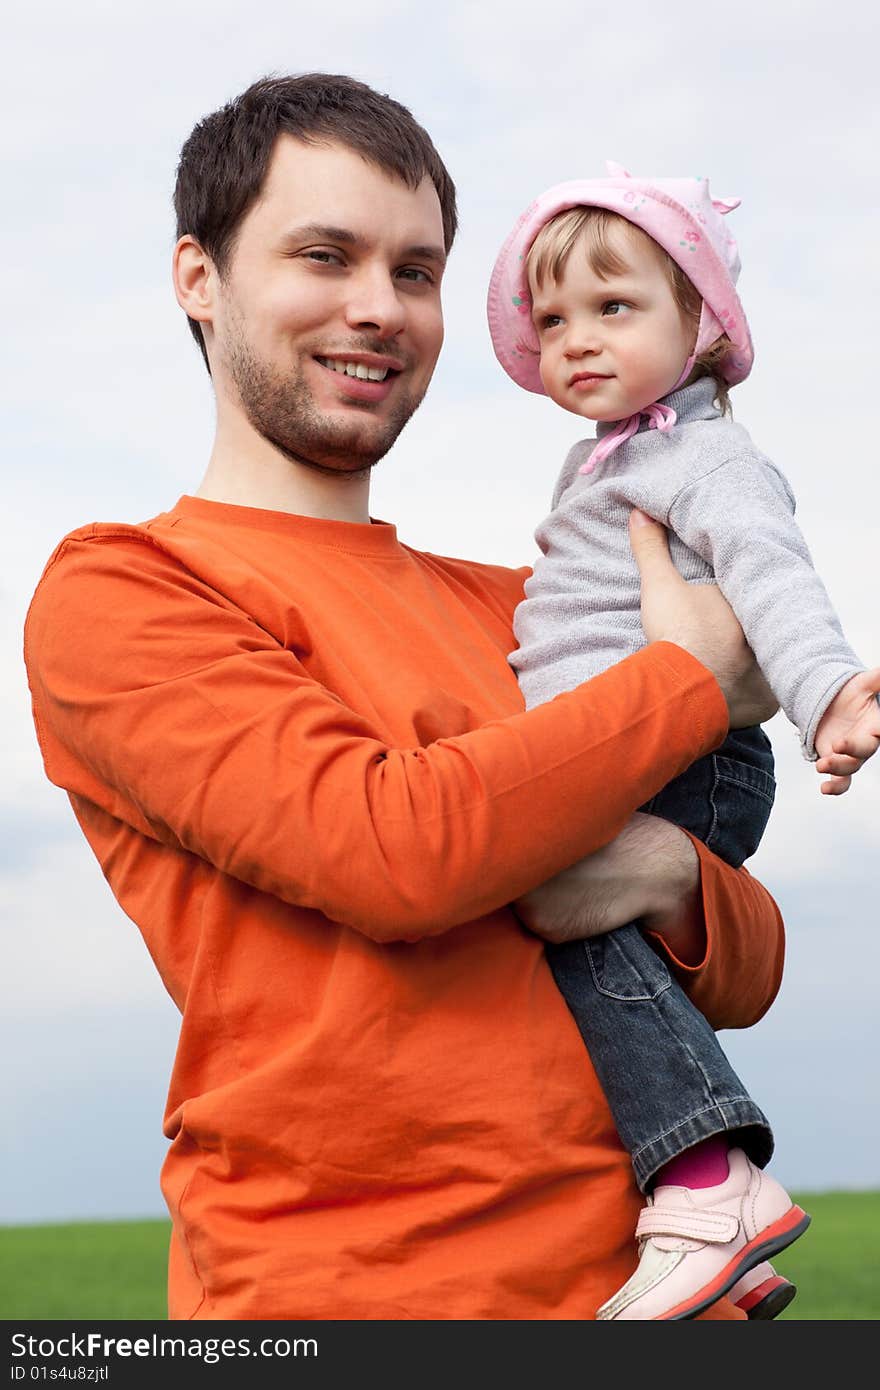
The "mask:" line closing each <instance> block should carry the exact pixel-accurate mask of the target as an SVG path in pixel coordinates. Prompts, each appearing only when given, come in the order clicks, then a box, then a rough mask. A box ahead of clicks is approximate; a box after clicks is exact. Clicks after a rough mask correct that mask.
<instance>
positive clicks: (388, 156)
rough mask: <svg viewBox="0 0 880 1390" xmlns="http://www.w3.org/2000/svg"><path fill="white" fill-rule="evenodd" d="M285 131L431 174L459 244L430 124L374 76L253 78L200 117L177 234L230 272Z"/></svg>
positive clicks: (417, 178)
mask: <svg viewBox="0 0 880 1390" xmlns="http://www.w3.org/2000/svg"><path fill="white" fill-rule="evenodd" d="M279 135H293V136H295V137H296V138H297V139H298V140H303V141H305V143H307V144H321V143H323V142H329V141H335V142H336V143H338V144H340V145H345V146H347V147H348V148H349V149H351V150H354V151H355V152H356V153H357V154H360V155H362V156H363V158H364V159H366V160H368V161H369V162H370V163H371V164H375V165H378V167H379V168H380V169H384V170H385V171H386V172H388V173H390V174H394V175H396V176H397V178H399V179H401V180H402V181H403V182H404V183H406V184H407V185H408V186H409V187H410V188H418V186H419V184H420V183H421V181H422V179H423V178H425V177H426V176H427V177H428V178H430V180H431V182H432V183H433V185H434V187H435V188H436V190H437V196H438V198H439V199H440V208H441V212H442V215H443V239H444V242H445V249H446V250H447V251H448V250H449V248H450V246H451V245H452V242H453V238H454V237H455V229H456V227H457V225H458V218H457V215H456V208H455V185H454V184H453V182H452V179H451V178H450V177H449V174H448V173H447V170H446V166H445V165H444V163H443V161H442V159H441V158H440V156H439V155H438V153H437V151H436V150H435V148H434V145H433V143H432V142H431V139H430V136H429V135H428V133H427V131H425V130H423V129H422V127H421V126H420V125H419V124H418V122H417V121H416V120H415V118H414V117H413V116H412V115H411V113H410V112H409V111H408V110H407V108H406V107H405V106H401V104H400V102H398V101H394V100H392V98H391V97H389V96H385V95H384V94H383V93H381V92H375V91H373V89H372V87H368V86H367V85H366V84H365V83H364V82H357V81H355V79H354V78H352V77H341V76H333V75H331V74H328V73H323V72H309V73H302V74H300V75H299V76H297V77H264V78H261V79H260V80H259V81H257V82H254V83H252V85H251V86H250V87H248V89H247V91H246V92H242V93H241V95H240V96H237V97H236V98H235V99H234V100H233V101H230V102H227V104H226V105H225V106H223V107H221V109H220V110H219V111H214V112H213V113H212V114H211V115H210V116H205V118H204V119H203V120H201V121H199V123H198V125H197V126H196V127H195V129H194V130H193V132H192V134H191V135H190V136H189V139H188V140H187V141H186V144H185V145H184V147H183V149H182V150H181V152H180V163H179V165H178V166H177V182H176V184H175V188H174V211H175V213H176V214H177V236H178V238H179V237H182V236H184V235H187V234H189V235H190V236H192V237H194V238H195V240H196V241H197V242H198V243H199V245H200V246H201V247H202V249H203V250H204V251H207V253H208V255H209V256H210V257H211V259H212V261H213V262H214V264H215V265H216V267H217V269H218V271H219V272H220V274H221V275H222V274H223V271H224V269H225V267H226V265H227V264H228V262H229V258H230V256H231V254H232V250H233V247H234V244H235V237H236V233H237V232H238V229H239V227H240V226H241V223H242V221H243V219H244V217H245V216H246V214H247V213H248V212H249V210H250V209H251V207H252V206H253V204H254V203H255V202H256V201H257V198H258V197H259V196H260V192H261V190H262V187H263V183H264V181H265V178H266V174H267V171H268V168H269V161H270V159H271V156H272V151H273V149H274V147H275V141H276V140H277V138H278V136H279ZM189 326H190V329H191V331H192V334H193V337H194V338H195V340H196V342H197V343H198V345H199V348H200V350H201V353H202V356H203V357H204V359H205V366H206V367H208V371H209V372H210V370H211V369H210V366H209V365H208V354H207V352H206V351H205V343H204V338H203V336H202V330H201V327H200V326H199V324H198V323H197V322H196V321H195V319H190V320H189Z"/></svg>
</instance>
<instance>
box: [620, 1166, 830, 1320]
mask: <svg viewBox="0 0 880 1390" xmlns="http://www.w3.org/2000/svg"><path fill="white" fill-rule="evenodd" d="M727 1161H728V1166H729V1172H728V1175H727V1177H726V1178H725V1180H724V1182H722V1183H718V1184H717V1185H716V1186H715V1187H672V1186H661V1187H658V1188H656V1190H655V1191H654V1193H653V1195H652V1196H651V1197H649V1198H648V1200H647V1205H646V1206H645V1208H644V1210H643V1211H642V1214H641V1216H640V1217H639V1221H638V1225H637V1226H636V1239H637V1240H638V1242H639V1263H638V1268H637V1269H636V1271H635V1273H634V1274H633V1275H632V1277H631V1278H630V1279H628V1280H627V1282H626V1283H625V1284H624V1285H623V1288H621V1289H619V1290H618V1292H617V1293H616V1294H615V1295H614V1297H613V1298H610V1299H609V1300H608V1302H607V1303H603V1305H602V1307H601V1308H600V1309H599V1311H598V1312H597V1314H596V1317H597V1318H598V1319H600V1320H602V1321H611V1320H614V1319H616V1320H627V1319H631V1320H641V1321H646V1320H647V1321H672V1322H677V1321H683V1320H684V1319H686V1318H694V1317H696V1315H697V1314H698V1313H701V1312H702V1311H703V1309H704V1308H708V1307H709V1305H710V1303H714V1302H715V1301H716V1300H717V1299H719V1298H721V1297H722V1295H723V1294H726V1293H728V1292H729V1291H730V1290H731V1289H732V1288H733V1287H734V1286H735V1285H736V1284H737V1283H738V1282H739V1281H740V1280H741V1279H742V1278H743V1276H744V1275H745V1274H747V1273H748V1271H749V1270H751V1269H753V1268H754V1267H755V1266H756V1265H759V1264H761V1263H762V1262H763V1261H766V1260H767V1258H768V1256H770V1255H775V1254H776V1253H777V1252H778V1251H779V1250H784V1249H785V1247H786V1246H787V1245H790V1244H791V1243H792V1241H793V1240H797V1238H798V1236H799V1235H802V1234H803V1232H804V1231H805V1230H806V1229H807V1227H808V1226H809V1224H810V1218H809V1216H807V1214H806V1212H805V1211H802V1210H801V1208H800V1207H799V1206H796V1205H795V1204H794V1203H793V1202H792V1200H791V1198H790V1197H789V1195H788V1193H787V1192H786V1191H785V1189H784V1188H782V1187H780V1185H779V1183H778V1182H776V1180H775V1179H774V1178H771V1177H769V1176H768V1175H767V1174H766V1173H764V1172H762V1171H761V1169H760V1168H756V1167H755V1165H754V1163H752V1162H751V1160H750V1159H748V1158H747V1157H746V1155H745V1154H744V1153H743V1151H742V1149H731V1150H730V1152H729V1153H728V1155H727ZM792 1296H793V1295H792ZM746 1311H747V1310H746Z"/></svg>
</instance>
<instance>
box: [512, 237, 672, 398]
mask: <svg viewBox="0 0 880 1390" xmlns="http://www.w3.org/2000/svg"><path fill="white" fill-rule="evenodd" d="M613 236H614V246H613V249H614V251H615V252H616V253H617V254H618V256H619V257H620V258H621V260H622V261H623V262H624V263H625V265H626V269H625V270H624V272H623V273H622V274H619V275H616V274H615V275H612V276H611V277H610V279H607V280H603V279H602V278H601V277H600V276H599V275H597V274H596V272H595V271H594V270H593V268H592V266H591V265H590V264H589V262H588V260H587V257H586V255H585V254H584V250H583V247H580V246H578V245H575V246H574V247H573V248H572V250H571V253H570V254H569V257H568V260H567V262H566V264H565V266H564V267H563V271H562V275H561V278H560V279H559V280H556V281H553V280H551V279H550V278H549V277H547V278H546V279H545V283H544V285H543V286H541V287H540V288H539V287H538V286H537V285H535V284H534V283H533V282H532V283H530V289H531V293H532V321H533V323H534V325H535V330H536V332H537V334H538V341H539V343H540V345H541V363H540V371H541V380H542V382H543V383H544V389H545V391H546V392H547V394H548V396H550V397H551V399H552V400H554V401H555V402H556V404H557V405H561V406H562V407H563V409H565V410H570V411H572V413H573V414H575V415H582V416H584V418H585V419H587V420H623V419H626V417H627V416H629V415H633V414H634V413H635V412H636V411H637V410H642V409H644V407H645V406H647V405H650V404H651V403H652V402H653V401H656V400H659V399H660V398H661V397H662V396H665V395H667V394H668V393H669V392H670V391H671V390H672V388H673V387H674V386H675V384H676V382H677V381H678V379H679V377H680V376H681V373H682V371H683V369H684V366H685V363H686V362H687V360H688V358H689V356H690V354H691V352H692V350H693V347H694V343H695V342H696V337H697V325H696V323H693V322H691V321H689V320H687V319H686V318H685V317H684V315H683V314H682V312H681V310H680V309H679V307H678V305H677V304H676V302H675V299H674V298H673V294H672V287H671V285H670V283H669V280H668V278H667V275H666V271H665V269H664V265H663V259H662V257H663V252H662V251H661V250H660V248H659V247H658V246H657V244H656V242H654V241H652V240H651V238H650V237H649V236H646V234H645V233H644V232H642V231H640V230H639V228H638V227H633V226H630V225H629V224H622V225H621V226H620V227H615V229H614V232H613Z"/></svg>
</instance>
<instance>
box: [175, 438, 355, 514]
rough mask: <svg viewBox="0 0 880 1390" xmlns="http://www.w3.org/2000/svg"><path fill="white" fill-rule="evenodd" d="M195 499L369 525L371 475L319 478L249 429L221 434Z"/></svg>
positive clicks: (315, 472)
mask: <svg viewBox="0 0 880 1390" xmlns="http://www.w3.org/2000/svg"><path fill="white" fill-rule="evenodd" d="M195 495H196V497H205V498H207V499H208V500H209V501H211V502H228V503H231V504H232V505H234V506H237V507H259V508H260V509H262V510H266V511H274V512H291V513H293V514H294V515H297V516H312V517H317V518H319V519H321V520H325V521H353V522H359V523H362V524H366V523H368V522H369V520H370V510H369V508H370V472H369V469H364V470H362V471H360V472H357V473H348V474H346V473H329V472H328V473H322V472H319V471H318V470H317V469H314V468H310V467H309V466H308V465H307V464H304V463H295V462H294V461H293V460H291V459H287V458H285V457H284V455H283V454H281V453H279V451H278V450H277V449H275V448H274V447H273V446H272V445H271V444H269V443H268V442H267V441H266V440H265V439H262V438H261V437H260V436H259V435H257V434H255V432H254V431H252V430H250V429H246V430H239V431H230V430H229V429H228V428H227V429H224V430H219V429H218V432H217V437H216V439H215V441H214V448H213V450H212V451H211V458H210V460H209V462H208V467H207V470H206V472H205V476H204V477H203V478H202V481H201V483H200V484H199V486H198V487H197V488H196V491H195Z"/></svg>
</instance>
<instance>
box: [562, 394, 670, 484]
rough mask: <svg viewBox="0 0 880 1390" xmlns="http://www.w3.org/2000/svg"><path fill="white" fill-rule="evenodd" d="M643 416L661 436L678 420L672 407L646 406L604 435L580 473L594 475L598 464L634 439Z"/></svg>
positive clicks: (650, 426) (650, 428)
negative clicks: (645, 416)
mask: <svg viewBox="0 0 880 1390" xmlns="http://www.w3.org/2000/svg"><path fill="white" fill-rule="evenodd" d="M643 415H647V417H648V429H649V430H659V431H660V433H661V434H667V433H668V432H669V430H671V429H672V426H673V425H674V424H675V421H676V419H677V418H678V417H677V416H676V414H675V411H674V410H673V409H672V406H669V405H661V404H660V402H659V401H655V402H654V404H653V405H646V406H645V408H644V410H637V411H636V412H635V414H634V415H630V416H629V418H628V419H626V420H620V421H618V423H617V424H616V425H615V427H614V429H613V430H611V431H610V432H609V433H608V434H606V435H603V437H602V438H601V439H600V440H599V443H598V444H597V445H596V447H595V449H594V450H593V452H592V453H591V454H590V457H589V458H588V459H587V461H586V463H582V464H581V466H580V468H579V469H578V472H579V473H592V472H593V470H594V468H595V467H596V465H597V464H599V463H604V462H605V460H606V459H607V458H608V457H609V456H610V455H611V454H613V453H614V450H615V449H618V448H619V447H620V445H621V444H625V443H626V441H627V440H628V439H631V438H632V436H633V435H634V434H635V432H636V430H637V429H638V427H639V422H640V421H641V418H642V416H643Z"/></svg>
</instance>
